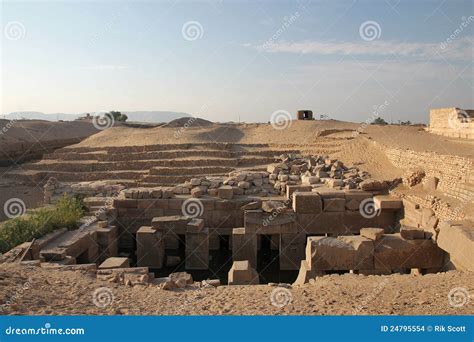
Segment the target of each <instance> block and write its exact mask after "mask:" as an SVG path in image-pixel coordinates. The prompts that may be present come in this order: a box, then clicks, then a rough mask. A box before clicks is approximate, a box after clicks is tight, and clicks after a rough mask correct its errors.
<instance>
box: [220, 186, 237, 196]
mask: <svg viewBox="0 0 474 342" xmlns="http://www.w3.org/2000/svg"><path fill="white" fill-rule="evenodd" d="M217 195H218V196H219V198H221V199H232V198H233V197H234V190H233V189H232V187H231V186H230V185H223V186H221V187H219V188H218V189H217Z"/></svg>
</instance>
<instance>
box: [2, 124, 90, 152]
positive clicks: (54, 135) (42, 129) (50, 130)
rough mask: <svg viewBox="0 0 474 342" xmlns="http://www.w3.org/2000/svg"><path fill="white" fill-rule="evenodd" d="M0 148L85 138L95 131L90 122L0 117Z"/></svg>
mask: <svg viewBox="0 0 474 342" xmlns="http://www.w3.org/2000/svg"><path fill="white" fill-rule="evenodd" d="M0 132H1V134H0V148H2V149H4V150H9V147H10V146H15V145H14V144H18V143H28V142H33V143H38V144H42V143H46V142H48V141H53V140H61V139H71V138H85V137H87V136H89V135H91V134H94V133H97V132H98V130H97V129H96V128H94V126H93V125H92V123H91V122H82V121H64V122H52V121H43V120H25V121H22V120H17V121H11V120H5V119H0Z"/></svg>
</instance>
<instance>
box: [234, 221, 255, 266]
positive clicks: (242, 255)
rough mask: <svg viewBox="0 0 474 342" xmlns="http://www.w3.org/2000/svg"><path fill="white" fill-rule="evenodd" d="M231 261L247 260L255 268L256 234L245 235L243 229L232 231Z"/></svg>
mask: <svg viewBox="0 0 474 342" xmlns="http://www.w3.org/2000/svg"><path fill="white" fill-rule="evenodd" d="M232 260H233V261H242V260H248V261H249V263H250V266H252V267H254V268H256V267H257V234H255V233H247V232H246V230H245V228H234V229H232Z"/></svg>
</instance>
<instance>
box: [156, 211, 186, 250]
mask: <svg viewBox="0 0 474 342" xmlns="http://www.w3.org/2000/svg"><path fill="white" fill-rule="evenodd" d="M151 222H152V223H151V225H152V226H153V228H155V229H156V230H158V231H160V232H162V233H163V237H164V239H165V248H166V249H178V248H179V238H178V234H182V235H184V234H186V227H187V224H188V222H189V218H187V217H185V216H161V217H154V218H153V220H152V221H151Z"/></svg>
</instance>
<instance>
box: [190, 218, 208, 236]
mask: <svg viewBox="0 0 474 342" xmlns="http://www.w3.org/2000/svg"><path fill="white" fill-rule="evenodd" d="M203 229H204V220H203V219H199V218H194V219H192V220H191V221H189V222H188V225H187V227H186V233H187V232H191V233H198V232H200V231H202V230H203Z"/></svg>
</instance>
